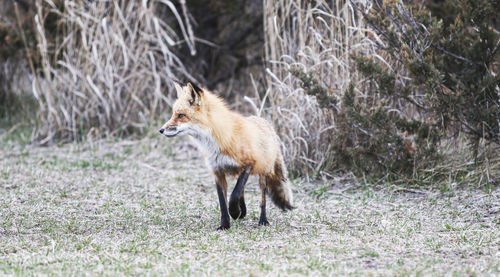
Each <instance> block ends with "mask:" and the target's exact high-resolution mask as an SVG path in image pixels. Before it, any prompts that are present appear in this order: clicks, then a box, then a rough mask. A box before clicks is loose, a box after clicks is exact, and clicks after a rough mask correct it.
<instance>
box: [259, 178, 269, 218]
mask: <svg viewBox="0 0 500 277" xmlns="http://www.w3.org/2000/svg"><path fill="white" fill-rule="evenodd" d="M259 186H260V190H261V193H262V196H261V199H260V218H259V225H263V226H267V225H269V221H267V216H266V193H267V177H266V176H260V177H259Z"/></svg>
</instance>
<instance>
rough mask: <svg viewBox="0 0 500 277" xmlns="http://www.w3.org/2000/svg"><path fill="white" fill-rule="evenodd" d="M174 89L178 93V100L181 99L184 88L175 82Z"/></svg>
mask: <svg viewBox="0 0 500 277" xmlns="http://www.w3.org/2000/svg"><path fill="white" fill-rule="evenodd" d="M174 87H175V90H176V92H177V98H181V95H182V87H181V86H180V85H179V84H178V83H177V82H174Z"/></svg>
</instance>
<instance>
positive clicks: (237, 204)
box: [229, 166, 253, 219]
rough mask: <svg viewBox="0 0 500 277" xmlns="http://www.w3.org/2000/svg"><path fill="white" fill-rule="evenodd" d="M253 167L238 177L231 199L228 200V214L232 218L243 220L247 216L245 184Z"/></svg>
mask: <svg viewBox="0 0 500 277" xmlns="http://www.w3.org/2000/svg"><path fill="white" fill-rule="evenodd" d="M252 169H253V167H252V166H249V167H247V168H245V170H244V171H243V172H242V173H241V174H240V177H238V181H236V186H235V187H234V190H233V192H232V193H231V197H230V199H229V214H230V215H231V217H232V218H234V219H238V218H243V217H245V216H246V214H247V207H246V205H245V197H244V192H245V184H246V183H247V180H248V176H249V175H250V172H252Z"/></svg>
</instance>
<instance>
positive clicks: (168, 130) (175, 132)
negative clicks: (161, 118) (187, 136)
mask: <svg viewBox="0 0 500 277" xmlns="http://www.w3.org/2000/svg"><path fill="white" fill-rule="evenodd" d="M159 131H160V133H161V134H163V135H164V136H167V137H175V136H176V135H178V134H179V133H180V131H179V130H178V129H177V127H171V128H166V129H165V128H161V129H160V130H159Z"/></svg>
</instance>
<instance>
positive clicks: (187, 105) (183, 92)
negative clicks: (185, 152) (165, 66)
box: [159, 83, 203, 137]
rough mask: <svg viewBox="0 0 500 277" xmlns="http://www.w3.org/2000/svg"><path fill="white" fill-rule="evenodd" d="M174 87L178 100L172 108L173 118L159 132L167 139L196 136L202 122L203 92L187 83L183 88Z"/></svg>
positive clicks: (175, 84)
mask: <svg viewBox="0 0 500 277" xmlns="http://www.w3.org/2000/svg"><path fill="white" fill-rule="evenodd" d="M174 86H175V90H176V91H177V100H176V101H175V103H174V106H173V108H172V117H170V120H169V121H167V123H165V124H164V125H163V126H162V127H161V128H160V130H159V131H160V133H162V134H163V135H165V136H167V137H175V136H177V135H181V134H194V133H196V132H197V129H198V125H199V124H200V120H201V114H202V113H201V112H200V111H201V109H202V106H201V102H202V99H203V90H202V89H201V88H199V87H198V86H197V85H194V84H192V83H187V85H185V86H183V87H181V86H180V85H179V84H177V83H174Z"/></svg>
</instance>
